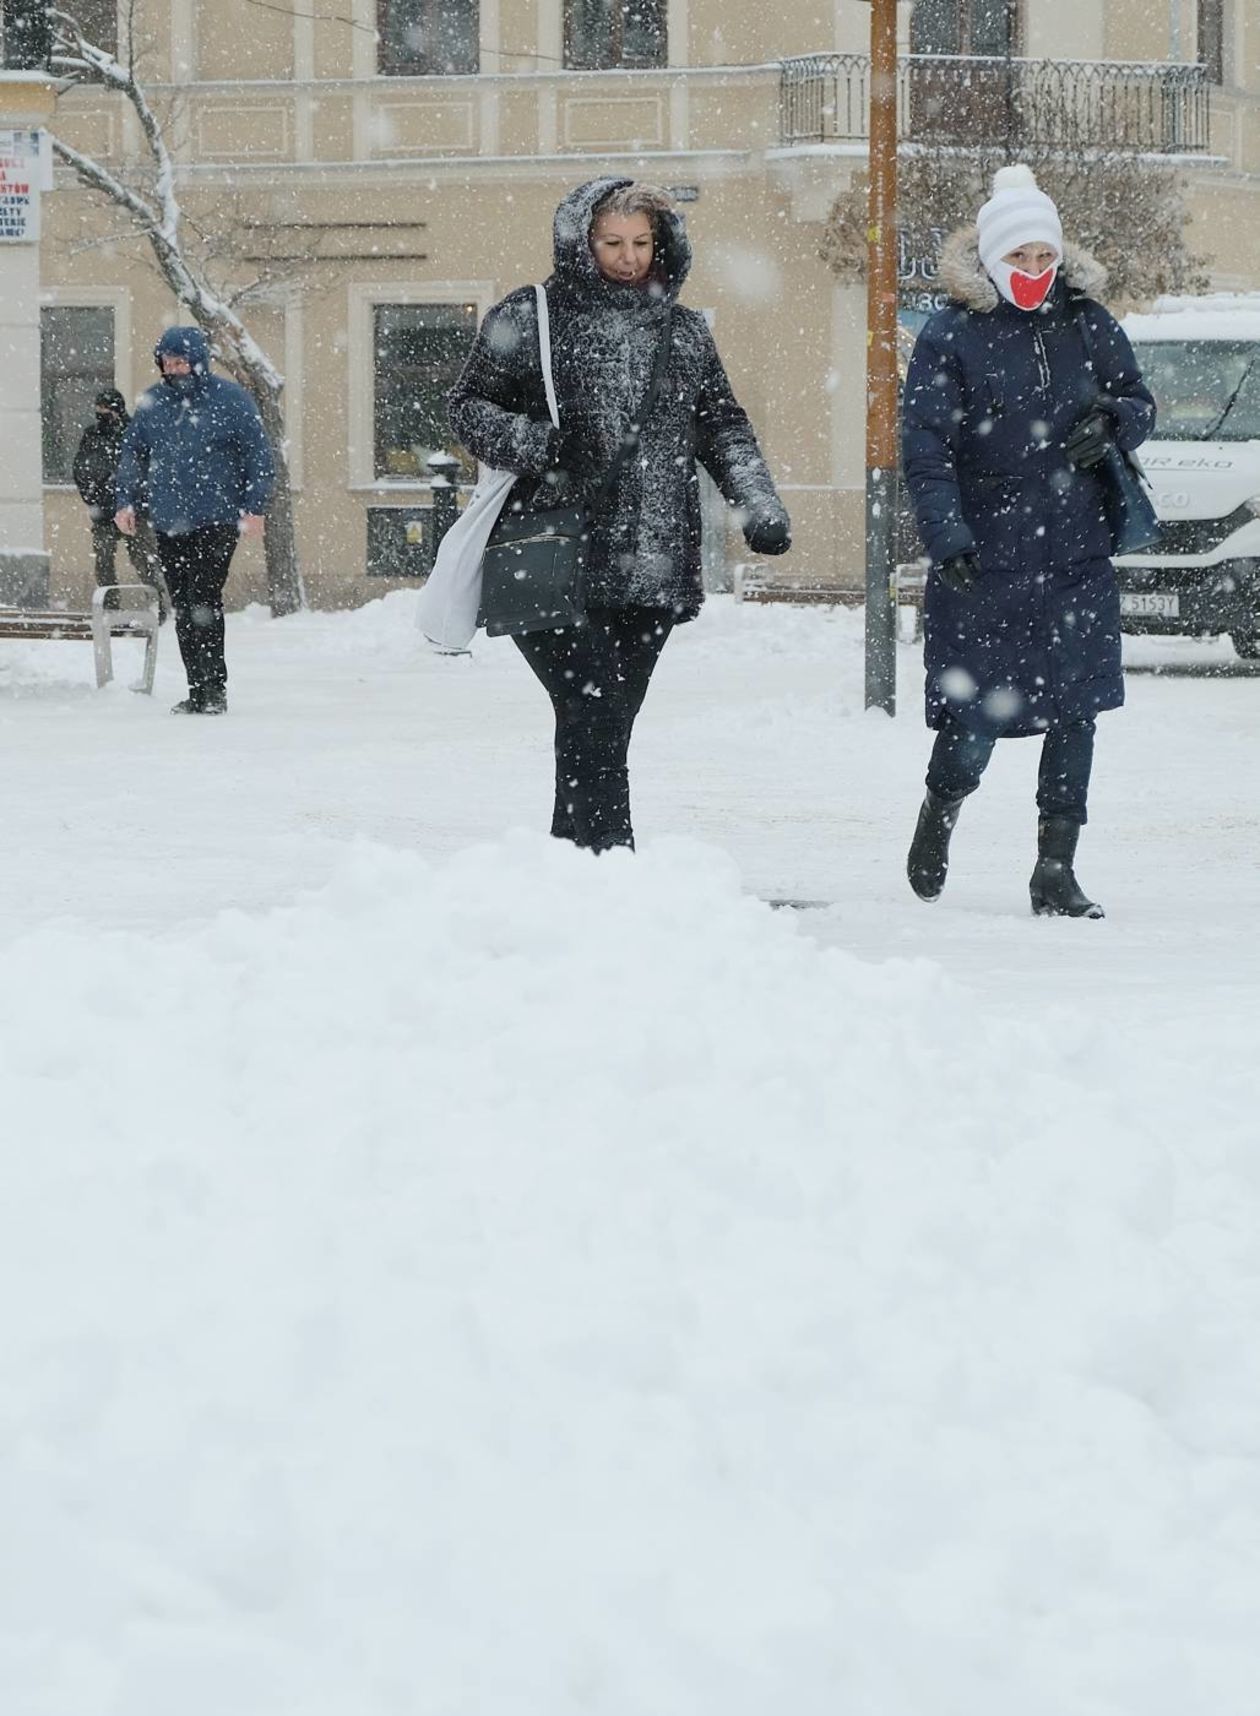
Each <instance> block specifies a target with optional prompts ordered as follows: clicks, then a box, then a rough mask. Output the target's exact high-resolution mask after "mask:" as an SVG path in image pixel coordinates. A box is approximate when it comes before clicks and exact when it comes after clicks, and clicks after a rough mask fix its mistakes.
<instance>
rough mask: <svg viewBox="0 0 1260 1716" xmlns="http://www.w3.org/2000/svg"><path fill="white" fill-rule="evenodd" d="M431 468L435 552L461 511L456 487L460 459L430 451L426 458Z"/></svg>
mask: <svg viewBox="0 0 1260 1716" xmlns="http://www.w3.org/2000/svg"><path fill="white" fill-rule="evenodd" d="M425 464H426V465H427V466H428V469H429V487H430V488H431V489H432V491H433V552H434V553H435V554H436V553H437V549H438V544H439V543H440V542H441V540H442V538H443V537H444V536H445V535H446V533H447V531H448V530H449V529H450V528H451V526H452V525H453V524H454V522H455V517H456V514H457V513H458V511H459V496H458V494H457V492H456V488H455V473H456V472H457V471H458V470H459V460H458V459H456V458H454V457H452V455H451V454H450V453H442V452H437V453H430V454H429V457H428V458H427V459H426V460H425Z"/></svg>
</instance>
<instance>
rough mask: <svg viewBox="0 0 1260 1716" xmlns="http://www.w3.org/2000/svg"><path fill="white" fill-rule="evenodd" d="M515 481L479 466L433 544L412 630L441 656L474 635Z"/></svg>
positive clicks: (547, 327)
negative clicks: (485, 568) (487, 560)
mask: <svg viewBox="0 0 1260 1716" xmlns="http://www.w3.org/2000/svg"><path fill="white" fill-rule="evenodd" d="M534 296H535V298H536V300H537V303H538V348H539V355H540V357H541V359H542V374H543V383H544V385H545V387H546V389H547V410H548V411H549V412H550V414H551V421H552V423H553V424H554V425H555V426H556V428H557V429H558V428H559V427H560V412H559V409H558V407H557V405H556V390H555V384H554V383H553V381H552V379H551V321H550V317H549V316H548V313H547V294H546V293H545V292H544V291H543V289H542V287H541V286H535V287H534ZM518 475H519V473H518V472H516V471H496V470H492V469H491V467H490V466H489V465H483V466H482V467H481V473H480V476H479V477H478V480H477V486H476V488H475V489H474V490H473V492H472V494H471V495H470V496H469V500H468V505H467V506H466V507H465V508H464V510H463V512H461V513H460V515H459V517H458V518H457V519H456V520H455V522H454V524H453V525H452V526H451V528H450V529H449V530H448V531H447V533H446V535H445V536H444V537H443V538H442V540H441V542H440V543H439V544H438V551H437V557H436V559H435V560H434V562H433V570H432V572H431V573H430V574H429V581H428V583H427V584H426V585H425V587H424V589H423V590H421V592H420V601H419V604H418V606H417V609H416V625H417V626H418V627H419V629H420V630H421V631H422V632H423V633H424V635H425V637H426V638H427V639H428V640H429V642H430V643H431V644H432V645H433V647H434V648H435V649H438V650H441V651H442V652H443V654H447V655H451V654H456V653H458V652H460V651H463V650H466V649H467V648H468V646H469V644H470V643H471V642H472V640H473V636H474V634H475V633H476V630H477V615H478V613H479V612H480V609H481V562H482V557H483V556H484V554H485V552H486V544H487V543H488V542H489V540H490V532H491V531H492V530H493V529H494V527H495V525H496V524H497V523H498V521H499V514H500V513H501V512H502V511H503V507H504V504H505V503H506V501H507V498H508V492H509V490H510V489H511V487H512V484H513V483H514V482H515V481H516V480H517V476H518Z"/></svg>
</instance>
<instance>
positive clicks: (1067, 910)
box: [1028, 816, 1107, 918]
mask: <svg viewBox="0 0 1260 1716" xmlns="http://www.w3.org/2000/svg"><path fill="white" fill-rule="evenodd" d="M1080 832H1081V825H1080V823H1079V822H1073V821H1072V820H1071V819H1070V818H1069V817H1066V816H1043V817H1042V818H1041V821H1040V822H1039V823H1038V824H1037V868H1036V869H1035V870H1034V871H1033V873H1032V881H1031V882H1030V883H1029V884H1028V894H1029V898H1030V899H1031V901H1032V909H1033V911H1034V912H1035V913H1036V914H1037V916H1038V917H1039V918H1101V917H1105V916H1106V915H1107V914H1106V913H1105V912H1104V911H1103V909H1102V907H1101V906H1100V905H1098V904H1097V903H1096V902H1095V901H1093V900H1090V899H1087V898H1086V896H1085V895H1084V894H1083V893H1082V892H1081V885H1080V883H1079V882H1078V881H1077V880H1076V875H1075V873H1074V871H1073V869H1072V860H1073V859H1074V858H1075V857H1076V842H1077V839H1078V837H1079V835H1080Z"/></svg>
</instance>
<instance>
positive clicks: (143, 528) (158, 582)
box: [92, 518, 162, 595]
mask: <svg viewBox="0 0 1260 1716" xmlns="http://www.w3.org/2000/svg"><path fill="white" fill-rule="evenodd" d="M119 537H122V540H123V541H124V542H125V543H126V544H127V558H128V560H130V562H131V567H132V570H133V571H134V573H135V574H136V577H137V578H139V580H140V582H141V583H142V584H148V585H150V586H151V587H152V588H153V589H155V590H157V591H158V593H159V595H160V594H161V592H162V569H161V566H160V565H159V563H158V550H157V543H156V542H155V541H154V539H153V531H152V529H151V528H150V526H149V521H148V519H146V518H138V519H137V520H136V534H135V535H134V536H123V533H122V531H121V530H119V528H118V526H117V525H116V524H115V523H114V521H113V519H112V518H96V519H93V520H92V557H93V559H94V560H95V562H96V582H97V583H98V584H101V585H105V584H116V583H117V582H118V575H117V573H116V571H115V569H114V561H115V558H116V551H117V548H118V539H119Z"/></svg>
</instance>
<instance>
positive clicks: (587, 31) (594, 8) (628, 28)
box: [564, 0, 668, 71]
mask: <svg viewBox="0 0 1260 1716" xmlns="http://www.w3.org/2000/svg"><path fill="white" fill-rule="evenodd" d="M665 7H666V0H564V63H565V65H566V66H571V67H572V68H573V69H574V70H575V71H605V70H607V69H609V68H610V67H613V66H631V67H633V66H663V65H664V64H665V63H666V59H667V51H666V50H667V46H668V42H667V33H666V28H665Z"/></svg>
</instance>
